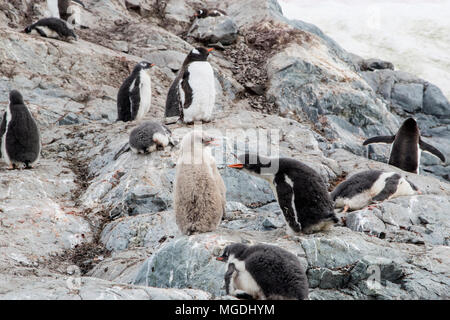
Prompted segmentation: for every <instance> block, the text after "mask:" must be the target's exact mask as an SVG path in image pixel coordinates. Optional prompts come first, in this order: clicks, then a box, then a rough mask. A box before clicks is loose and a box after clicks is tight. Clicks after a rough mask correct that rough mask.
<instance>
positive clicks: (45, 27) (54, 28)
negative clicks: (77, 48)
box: [24, 18, 78, 41]
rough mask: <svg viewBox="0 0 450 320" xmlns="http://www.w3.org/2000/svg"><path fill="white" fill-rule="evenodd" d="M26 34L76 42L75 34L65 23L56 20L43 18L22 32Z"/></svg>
mask: <svg viewBox="0 0 450 320" xmlns="http://www.w3.org/2000/svg"><path fill="white" fill-rule="evenodd" d="M24 31H25V32H26V33H30V34H39V35H40V36H41V37H46V38H53V39H59V40H63V41H69V40H77V39H78V38H77V35H76V34H75V32H74V31H73V30H72V29H70V28H69V27H68V26H67V23H66V22H65V21H63V20H61V19H58V18H44V19H41V20H39V21H38V22H36V23H33V24H32V25H29V26H28V27H26V28H25V30H24Z"/></svg>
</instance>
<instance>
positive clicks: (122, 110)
mask: <svg viewBox="0 0 450 320" xmlns="http://www.w3.org/2000/svg"><path fill="white" fill-rule="evenodd" d="M153 66H154V64H150V63H149V62H146V61H142V62H140V63H138V64H137V65H136V66H135V67H134V70H133V72H132V73H131V75H130V76H129V77H128V78H126V79H125V81H124V82H123V83H122V86H121V87H120V89H119V92H118V94H117V121H119V120H122V121H124V122H126V121H133V120H140V119H142V118H143V117H144V116H145V114H146V113H147V112H148V110H150V104H151V101H152V82H151V79H150V68H151V67H153Z"/></svg>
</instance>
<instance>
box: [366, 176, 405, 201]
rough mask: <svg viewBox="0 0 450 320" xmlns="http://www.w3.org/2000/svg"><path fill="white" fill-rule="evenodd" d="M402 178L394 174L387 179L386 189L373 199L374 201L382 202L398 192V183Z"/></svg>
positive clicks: (385, 182)
mask: <svg viewBox="0 0 450 320" xmlns="http://www.w3.org/2000/svg"><path fill="white" fill-rule="evenodd" d="M400 178H401V176H400V175H399V174H397V173H396V174H394V175H392V176H390V177H389V178H387V179H386V180H385V181H384V188H383V190H381V191H380V193H378V194H377V195H376V196H375V197H373V198H372V201H376V202H380V201H384V200H387V199H389V197H390V196H392V195H393V194H394V193H395V191H397V186H398V182H399V180H400Z"/></svg>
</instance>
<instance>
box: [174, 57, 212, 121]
mask: <svg viewBox="0 0 450 320" xmlns="http://www.w3.org/2000/svg"><path fill="white" fill-rule="evenodd" d="M188 71H189V86H190V87H191V89H192V104H191V106H190V107H189V108H187V109H183V112H184V121H185V122H193V121H200V120H203V121H210V120H211V116H212V112H213V109H214V104H215V100H216V88H215V79H214V71H213V69H212V67H211V65H210V64H209V62H207V61H196V62H192V63H191V64H190V65H189V67H188ZM179 89H180V92H182V89H181V85H180V88H179ZM181 97H182V103H183V105H184V100H185V99H184V97H183V95H181Z"/></svg>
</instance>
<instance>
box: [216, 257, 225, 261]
mask: <svg viewBox="0 0 450 320" xmlns="http://www.w3.org/2000/svg"><path fill="white" fill-rule="evenodd" d="M216 260H218V261H223V260H224V258H223V257H217V258H216Z"/></svg>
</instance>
